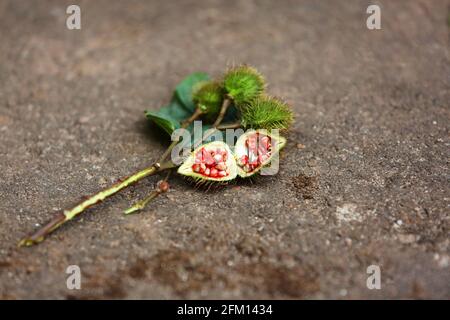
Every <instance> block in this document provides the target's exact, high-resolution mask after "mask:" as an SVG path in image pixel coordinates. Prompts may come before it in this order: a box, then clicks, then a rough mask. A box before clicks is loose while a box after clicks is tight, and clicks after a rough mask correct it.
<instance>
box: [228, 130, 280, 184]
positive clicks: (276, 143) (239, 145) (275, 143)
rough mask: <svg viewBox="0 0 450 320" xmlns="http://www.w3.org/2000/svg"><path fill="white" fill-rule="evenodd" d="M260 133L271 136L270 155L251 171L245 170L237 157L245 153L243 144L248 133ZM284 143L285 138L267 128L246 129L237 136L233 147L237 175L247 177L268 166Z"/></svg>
mask: <svg viewBox="0 0 450 320" xmlns="http://www.w3.org/2000/svg"><path fill="white" fill-rule="evenodd" d="M257 133H259V134H262V135H266V136H268V137H270V138H271V141H272V151H271V155H270V157H269V158H268V159H267V160H265V161H264V162H262V163H261V165H260V166H259V167H258V168H256V169H255V170H253V171H251V172H246V171H244V170H243V169H242V168H241V167H240V166H239V164H238V161H239V159H240V158H241V156H242V155H244V154H247V152H246V149H247V148H246V146H245V141H246V140H247V137H248V136H249V135H252V134H257ZM285 145H286V138H284V137H282V136H280V135H277V134H274V133H269V132H268V131H267V130H265V129H258V130H250V131H247V132H246V133H244V134H243V135H241V136H240V137H239V139H238V140H237V142H236V146H235V147H234V155H235V158H236V165H237V170H238V175H239V176H240V177H241V178H248V177H251V176H253V175H255V174H257V173H258V172H259V171H261V169H262V168H264V167H266V166H268V165H269V164H270V162H271V161H272V159H273V157H274V156H275V155H278V154H279V153H280V150H281V149H282V148H284V146H285Z"/></svg>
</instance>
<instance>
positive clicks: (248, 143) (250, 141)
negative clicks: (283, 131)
mask: <svg viewBox="0 0 450 320" xmlns="http://www.w3.org/2000/svg"><path fill="white" fill-rule="evenodd" d="M285 144H286V139H285V138H283V137H281V136H279V135H276V134H272V133H270V134H269V133H268V131H267V130H264V129H258V130H250V131H247V132H246V133H244V134H243V135H241V136H240V137H239V139H238V141H237V142H236V146H235V149H234V154H235V157H236V163H237V168H238V174H239V176H240V177H242V178H246V177H250V176H252V175H254V174H256V173H258V172H259V171H260V170H261V169H262V168H263V167H264V166H266V165H268V164H269V163H270V162H271V161H272V160H273V157H274V156H276V155H278V153H279V152H280V150H281V149H282V148H283V147H284V146H285Z"/></svg>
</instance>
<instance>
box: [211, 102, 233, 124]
mask: <svg viewBox="0 0 450 320" xmlns="http://www.w3.org/2000/svg"><path fill="white" fill-rule="evenodd" d="M230 104H231V99H230V98H229V97H227V96H225V99H223V102H222V107H221V108H220V112H219V115H218V116H217V118H216V121H215V122H214V124H213V127H214V128H216V127H217V126H218V125H219V124H220V123H221V122H222V120H223V117H225V114H226V113H227V109H228V107H229V106H230Z"/></svg>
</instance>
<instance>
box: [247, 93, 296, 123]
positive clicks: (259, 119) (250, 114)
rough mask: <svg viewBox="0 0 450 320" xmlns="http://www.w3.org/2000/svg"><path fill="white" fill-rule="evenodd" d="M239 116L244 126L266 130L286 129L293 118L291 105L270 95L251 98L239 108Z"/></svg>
mask: <svg viewBox="0 0 450 320" xmlns="http://www.w3.org/2000/svg"><path fill="white" fill-rule="evenodd" d="M241 117H242V119H241V123H242V126H243V127H244V128H258V129H259V128H260V129H266V130H272V129H278V130H287V129H288V128H289V127H290V126H291V124H292V122H293V120H294V115H293V112H292V110H291V107H290V106H289V105H288V104H287V103H285V102H283V101H282V100H280V99H278V98H273V97H270V96H260V97H258V98H256V99H253V100H252V101H251V102H250V103H249V104H248V106H247V107H246V108H243V109H242V110H241Z"/></svg>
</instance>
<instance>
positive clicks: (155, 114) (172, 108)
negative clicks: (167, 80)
mask: <svg viewBox="0 0 450 320" xmlns="http://www.w3.org/2000/svg"><path fill="white" fill-rule="evenodd" d="M207 80H209V76H208V75H207V74H206V73H203V72H196V73H193V74H191V75H189V76H188V77H186V78H185V79H184V80H183V81H181V82H180V83H179V84H178V85H177V86H176V88H175V92H174V94H173V97H172V101H171V102H170V103H169V105H167V106H165V107H162V108H160V109H159V110H158V111H153V110H147V111H145V115H146V117H147V118H148V119H149V120H150V121H152V122H154V123H155V124H156V125H157V126H158V127H160V128H161V129H163V130H164V131H165V132H167V133H168V134H169V135H171V134H172V132H173V131H174V130H176V129H178V128H180V126H181V124H180V123H181V122H182V121H183V120H185V119H187V118H189V117H190V116H191V114H192V113H193V112H194V110H195V105H194V102H193V101H192V90H193V89H194V87H195V86H196V85H197V84H199V83H200V82H203V81H207Z"/></svg>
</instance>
